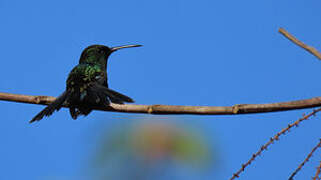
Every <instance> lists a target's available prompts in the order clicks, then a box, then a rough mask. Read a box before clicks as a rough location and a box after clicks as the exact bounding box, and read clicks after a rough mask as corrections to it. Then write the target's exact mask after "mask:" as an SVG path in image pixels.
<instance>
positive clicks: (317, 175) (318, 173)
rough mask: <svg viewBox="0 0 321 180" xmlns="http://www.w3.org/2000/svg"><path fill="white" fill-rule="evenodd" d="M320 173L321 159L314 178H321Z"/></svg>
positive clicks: (317, 179)
mask: <svg viewBox="0 0 321 180" xmlns="http://www.w3.org/2000/svg"><path fill="white" fill-rule="evenodd" d="M320 174H321V161H320V164H319V166H318V167H317V172H316V173H315V175H314V177H313V180H320V179H321V177H320Z"/></svg>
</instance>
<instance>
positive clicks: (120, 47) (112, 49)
mask: <svg viewBox="0 0 321 180" xmlns="http://www.w3.org/2000/svg"><path fill="white" fill-rule="evenodd" d="M140 46H142V45H138V44H134V45H125V46H116V47H112V48H110V50H111V51H112V52H114V51H117V50H119V49H123V48H132V47H140Z"/></svg>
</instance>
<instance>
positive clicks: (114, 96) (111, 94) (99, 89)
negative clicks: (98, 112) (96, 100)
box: [92, 84, 134, 105]
mask: <svg viewBox="0 0 321 180" xmlns="http://www.w3.org/2000/svg"><path fill="white" fill-rule="evenodd" d="M92 91H94V92H95V93H96V94H98V96H103V97H105V98H104V99H106V96H107V97H108V99H109V100H110V101H111V102H113V103H116V104H124V102H128V103H133V102H134V100H133V99H132V98H130V97H128V96H126V95H123V94H121V93H119V92H116V91H114V90H111V89H109V88H107V87H105V86H103V85H100V84H96V85H95V86H93V88H92ZM107 105H108V104H107Z"/></svg>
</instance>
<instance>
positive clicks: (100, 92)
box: [30, 45, 141, 123]
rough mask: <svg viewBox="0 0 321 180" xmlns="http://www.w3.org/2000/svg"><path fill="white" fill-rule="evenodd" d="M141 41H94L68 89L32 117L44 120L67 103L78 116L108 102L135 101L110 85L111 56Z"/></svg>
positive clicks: (67, 82)
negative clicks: (113, 43) (121, 43)
mask: <svg viewBox="0 0 321 180" xmlns="http://www.w3.org/2000/svg"><path fill="white" fill-rule="evenodd" d="M139 46H141V45H125V46H117V47H111V48H110V47H107V46H104V45H91V46H89V47H87V48H86V49H85V50H84V51H83V52H82V53H81V56H80V59H79V64H78V65H77V66H76V67H74V68H73V69H72V70H71V72H70V73H69V75H68V78H67V81H66V90H65V91H64V92H63V93H62V94H61V95H60V96H59V97H58V98H57V99H56V100H55V101H53V102H52V103H51V104H49V105H48V106H47V107H46V108H45V109H43V110H42V111H41V112H39V113H38V114H37V115H36V116H35V117H34V118H33V119H32V120H31V121H30V123H32V122H34V121H40V120H41V119H42V118H43V117H44V116H50V115H51V114H52V113H53V112H54V111H55V110H56V111H59V109H60V108H61V107H62V105H63V104H66V105H68V107H69V112H70V115H71V117H72V118H73V119H77V117H78V116H79V115H85V116H86V115H88V114H89V113H90V112H91V111H92V110H93V107H97V106H108V105H109V103H110V102H112V103H117V104H124V102H129V103H132V102H134V100H133V99H131V98H130V97H128V96H125V95H123V94H121V93H118V92H116V91H113V90H111V89H109V88H108V83H107V60H108V57H109V56H110V54H111V53H113V52H115V51H117V50H119V49H123V48H131V47H139Z"/></svg>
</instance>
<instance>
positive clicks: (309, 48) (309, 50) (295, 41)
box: [279, 28, 321, 60]
mask: <svg viewBox="0 0 321 180" xmlns="http://www.w3.org/2000/svg"><path fill="white" fill-rule="evenodd" d="M279 33H281V34H282V35H283V36H285V37H286V38H288V39H289V40H290V41H292V42H293V43H294V44H296V45H298V46H300V47H302V48H303V49H305V50H307V51H308V52H309V53H311V54H313V55H314V56H315V57H317V58H319V60H321V53H320V52H319V51H317V50H316V49H315V48H314V47H312V46H308V45H306V44H304V43H303V42H302V41H300V40H298V39H297V38H295V37H294V36H292V35H291V34H290V33H289V32H287V31H286V30H285V29H283V28H280V29H279Z"/></svg>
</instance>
